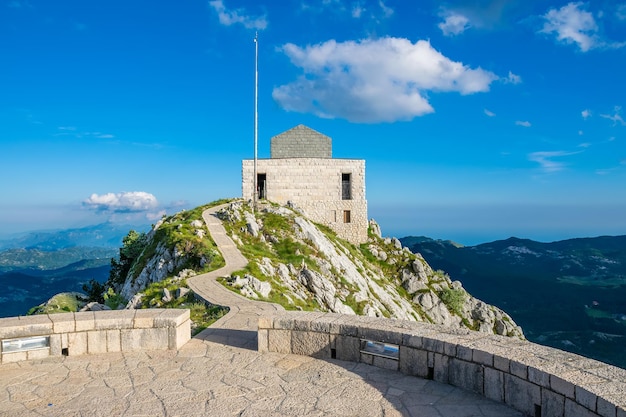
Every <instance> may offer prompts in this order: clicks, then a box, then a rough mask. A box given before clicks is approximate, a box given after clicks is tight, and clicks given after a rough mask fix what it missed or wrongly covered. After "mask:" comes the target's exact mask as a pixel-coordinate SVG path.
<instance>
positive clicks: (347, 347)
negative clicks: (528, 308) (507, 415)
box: [258, 312, 626, 417]
mask: <svg viewBox="0 0 626 417" xmlns="http://www.w3.org/2000/svg"><path fill="white" fill-rule="evenodd" d="M258 337H259V351H260V352H279V353H292V354H298V355H307V356H313V357H317V358H323V359H332V358H336V359H340V360H346V361H354V362H364V363H368V364H370V365H374V366H378V367H382V368H387V369H394V370H399V371H400V372H402V373H404V374H407V375H414V376H417V377H421V378H428V379H434V380H436V381H439V382H443V383H447V384H451V385H455V386H458V387H461V388H463V389H467V390H469V391H474V392H476V393H478V394H481V395H483V396H485V397H487V398H489V399H492V400H495V401H499V402H503V403H506V404H507V405H509V406H510V407H512V408H515V409H517V410H519V411H521V412H523V413H524V414H526V415H528V416H535V417H541V416H544V417H574V416H576V417H580V416H582V417H587V416H602V417H626V370H624V369H621V368H617V367H614V366H610V365H607V364H604V363H602V362H598V361H595V360H592V359H588V358H584V357H582V356H578V355H574V354H571V353H567V352H563V351H560V350H557V349H553V348H549V347H546V346H541V345H537V344H534V343H530V342H527V341H521V340H518V339H513V338H509V337H504V336H496V335H487V334H485V333H480V332H472V331H469V330H456V331H455V330H451V329H449V328H446V327H443V326H436V325H430V324H426V323H416V322H409V321H401V320H390V319H376V318H369V317H362V316H349V315H339V314H332V313H303V312H283V313H280V314H277V315H274V316H271V317H263V318H261V319H260V320H259V331H258Z"/></svg>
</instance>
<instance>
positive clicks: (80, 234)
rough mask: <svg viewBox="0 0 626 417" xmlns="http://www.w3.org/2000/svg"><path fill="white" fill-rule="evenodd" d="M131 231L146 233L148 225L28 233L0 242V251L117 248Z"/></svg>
mask: <svg viewBox="0 0 626 417" xmlns="http://www.w3.org/2000/svg"><path fill="white" fill-rule="evenodd" d="M131 229H134V230H137V231H148V230H150V225H134V226H133V225H127V224H118V223H111V222H106V223H100V224H97V225H94V226H87V227H81V228H75V229H65V230H46V231H39V232H30V233H25V234H19V235H16V236H15V237H12V238H11V239H5V240H0V251H2V250H7V249H39V250H42V251H54V250H58V249H63V248H71V247H75V246H86V247H98V248H119V247H120V246H121V245H122V238H123V237H124V236H126V234H127V233H128V231H129V230H131Z"/></svg>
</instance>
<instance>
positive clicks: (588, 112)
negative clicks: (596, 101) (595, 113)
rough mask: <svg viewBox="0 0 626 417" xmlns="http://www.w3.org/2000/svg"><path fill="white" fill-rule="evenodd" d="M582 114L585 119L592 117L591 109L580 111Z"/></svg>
mask: <svg viewBox="0 0 626 417" xmlns="http://www.w3.org/2000/svg"><path fill="white" fill-rule="evenodd" d="M580 115H581V116H582V117H583V119H585V120H587V119H588V118H589V117H591V110H588V109H585V110H583V111H581V112H580Z"/></svg>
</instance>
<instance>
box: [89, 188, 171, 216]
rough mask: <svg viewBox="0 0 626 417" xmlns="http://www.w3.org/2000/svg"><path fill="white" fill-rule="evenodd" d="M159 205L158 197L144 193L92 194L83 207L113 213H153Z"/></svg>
mask: <svg viewBox="0 0 626 417" xmlns="http://www.w3.org/2000/svg"><path fill="white" fill-rule="evenodd" d="M158 205H159V203H158V201H157V199H156V197H155V196H154V195H152V194H150V193H147V192H144V191H132V192H121V193H107V194H102V195H98V194H92V195H91V196H90V197H89V198H88V199H86V200H85V201H83V206H85V207H87V208H90V209H94V210H96V211H105V212H112V213H132V212H142V211H151V210H154V209H156V208H157V207H158Z"/></svg>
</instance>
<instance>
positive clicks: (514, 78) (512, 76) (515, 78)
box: [503, 71, 522, 84]
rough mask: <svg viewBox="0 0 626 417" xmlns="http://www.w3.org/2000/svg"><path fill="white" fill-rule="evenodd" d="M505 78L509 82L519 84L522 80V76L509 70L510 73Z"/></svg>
mask: <svg viewBox="0 0 626 417" xmlns="http://www.w3.org/2000/svg"><path fill="white" fill-rule="evenodd" d="M503 80H504V82H505V83H508V84H519V83H521V82H522V77H520V76H519V75H516V74H513V73H512V72H511V71H509V75H507V76H506V77H505V78H504V79H503Z"/></svg>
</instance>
